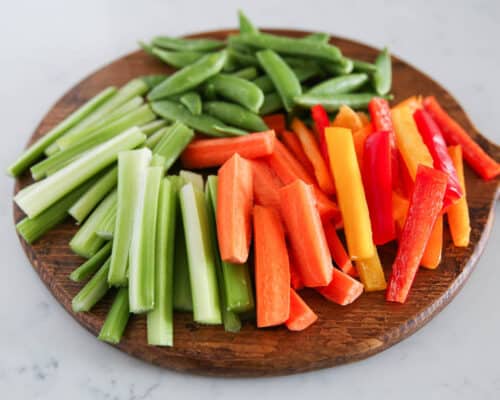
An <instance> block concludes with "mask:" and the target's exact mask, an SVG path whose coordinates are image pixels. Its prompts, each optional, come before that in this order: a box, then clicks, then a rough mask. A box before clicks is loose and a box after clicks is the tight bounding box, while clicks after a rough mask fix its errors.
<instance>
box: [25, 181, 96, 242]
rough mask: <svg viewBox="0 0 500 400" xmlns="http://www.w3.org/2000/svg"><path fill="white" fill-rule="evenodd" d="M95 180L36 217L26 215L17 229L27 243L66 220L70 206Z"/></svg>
mask: <svg viewBox="0 0 500 400" xmlns="http://www.w3.org/2000/svg"><path fill="white" fill-rule="evenodd" d="M94 182H95V178H94V177H93V178H91V179H90V180H88V181H87V182H85V183H84V184H83V185H80V186H79V187H77V188H76V189H74V190H73V191H72V192H71V193H69V194H67V195H66V196H64V197H63V198H62V199H61V200H59V201H57V202H55V203H54V204H53V205H51V206H50V207H49V208H47V209H46V210H45V211H44V212H42V213H41V214H39V215H37V216H36V217H33V218H29V217H26V218H24V219H22V220H21V221H19V222H18V223H17V225H16V229H17V231H18V232H19V234H20V235H21V236H22V237H23V239H24V240H26V242H27V243H33V242H34V241H35V240H37V239H39V238H40V237H41V236H42V235H44V234H45V233H46V232H47V231H49V230H50V229H52V228H53V227H54V226H56V225H57V224H59V223H60V222H62V221H64V219H65V218H66V217H67V216H68V208H70V207H71V205H72V204H74V203H75V201H77V200H78V199H79V198H80V197H81V196H82V195H83V194H84V193H85V192H86V191H87V190H88V189H89V188H90V187H91V186H92V185H93V184H94Z"/></svg>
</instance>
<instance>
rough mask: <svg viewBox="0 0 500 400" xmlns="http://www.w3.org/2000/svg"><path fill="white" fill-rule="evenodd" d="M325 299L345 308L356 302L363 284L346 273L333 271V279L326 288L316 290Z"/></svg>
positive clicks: (335, 269) (361, 291)
mask: <svg viewBox="0 0 500 400" xmlns="http://www.w3.org/2000/svg"><path fill="white" fill-rule="evenodd" d="M316 290H317V291H318V292H319V293H320V294H321V295H322V296H323V297H325V298H326V299H328V300H330V301H333V302H334V303H337V304H340V305H341V306H345V305H347V304H351V303H352V302H353V301H354V300H356V299H357V298H358V297H359V296H361V293H363V284H362V283H360V282H358V281H357V280H356V279H354V278H351V277H350V276H349V275H347V274H346V273H344V272H342V271H340V270H338V269H337V268H334V269H333V279H332V281H331V282H330V284H329V285H328V286H325V287H321V288H316Z"/></svg>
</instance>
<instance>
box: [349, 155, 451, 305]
mask: <svg viewBox="0 0 500 400" xmlns="http://www.w3.org/2000/svg"><path fill="white" fill-rule="evenodd" d="M447 182H448V177H447V176H446V174H445V173H444V172H441V171H438V170H436V169H433V168H429V167H427V166H425V165H419V167H418V170H417V175H416V179H415V188H414V190H413V195H412V197H411V200H410V208H409V209H408V216H407V217H406V222H405V225H404V227H403V232H401V238H400V240H399V248H398V253H397V255H396V259H395V260H394V264H393V265H392V273H391V278H390V279H389V286H388V288H387V293H386V299H387V300H388V301H394V302H399V303H404V302H405V301H406V299H407V297H408V293H409V291H410V288H411V286H412V284H413V280H414V279H415V275H416V273H417V270H418V267H419V264H420V261H421V260H422V256H423V254H424V251H425V248H426V246H427V243H428V242H429V238H430V237H431V233H432V228H433V226H434V224H435V223H436V220H437V218H438V216H439V215H440V213H441V210H442V208H443V199H444V193H445V191H446V184H447ZM341 204H342V203H341ZM358 271H359V268H358ZM359 272H360V273H361V271H359Z"/></svg>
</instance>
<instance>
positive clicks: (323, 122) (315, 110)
mask: <svg viewBox="0 0 500 400" xmlns="http://www.w3.org/2000/svg"><path fill="white" fill-rule="evenodd" d="M311 116H312V119H313V121H314V127H315V129H316V132H318V136H319V148H320V149H321V154H322V155H323V158H324V159H325V161H326V163H327V165H330V158H329V155H328V148H327V146H326V139H325V128H327V127H329V126H330V118H328V114H327V112H326V110H325V108H324V107H323V106H322V105H321V104H318V105H315V106H314V107H312V108H311Z"/></svg>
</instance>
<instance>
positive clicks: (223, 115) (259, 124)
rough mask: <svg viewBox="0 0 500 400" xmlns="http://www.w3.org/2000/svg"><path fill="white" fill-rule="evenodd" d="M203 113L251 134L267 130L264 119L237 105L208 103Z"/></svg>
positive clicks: (220, 102) (204, 106) (205, 104)
mask: <svg viewBox="0 0 500 400" xmlns="http://www.w3.org/2000/svg"><path fill="white" fill-rule="evenodd" d="M203 111H204V112H205V113H207V114H209V115H211V116H213V117H215V118H218V119H220V120H221V121H223V122H225V123H226V124H229V125H231V126H235V127H238V128H242V129H245V130H247V131H249V132H260V131H264V130H266V129H267V126H266V124H265V123H264V121H263V120H262V118H260V117H259V116H258V115H256V114H254V113H252V112H250V111H248V110H247V109H246V108H243V107H241V106H239V105H237V104H233V103H227V102H224V101H208V102H205V103H204V104H203Z"/></svg>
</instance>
